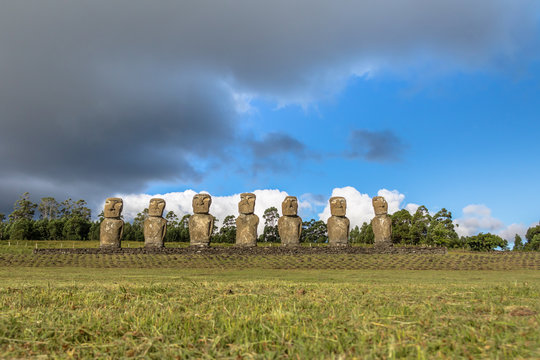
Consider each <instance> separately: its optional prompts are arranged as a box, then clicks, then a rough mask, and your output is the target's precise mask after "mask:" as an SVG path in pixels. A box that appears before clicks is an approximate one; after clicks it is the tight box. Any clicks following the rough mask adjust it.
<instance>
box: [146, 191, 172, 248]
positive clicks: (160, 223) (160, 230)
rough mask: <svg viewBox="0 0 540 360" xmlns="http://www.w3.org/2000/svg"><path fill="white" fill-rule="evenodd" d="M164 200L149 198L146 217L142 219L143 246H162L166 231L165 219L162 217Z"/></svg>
mask: <svg viewBox="0 0 540 360" xmlns="http://www.w3.org/2000/svg"><path fill="white" fill-rule="evenodd" d="M164 209H165V200H163V199H157V198H155V199H151V200H150V205H149V206H148V218H147V219H146V220H145V221H144V246H145V247H150V248H162V247H163V239H165V234H166V233H167V220H165V219H164V218H163V210H164Z"/></svg>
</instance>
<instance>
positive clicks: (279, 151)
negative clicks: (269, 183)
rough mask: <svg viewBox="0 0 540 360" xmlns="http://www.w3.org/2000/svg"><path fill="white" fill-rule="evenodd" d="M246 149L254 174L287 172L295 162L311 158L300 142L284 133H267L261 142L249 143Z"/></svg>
mask: <svg viewBox="0 0 540 360" xmlns="http://www.w3.org/2000/svg"><path fill="white" fill-rule="evenodd" d="M248 147H249V149H250V150H251V155H252V159H253V163H252V170H253V172H254V173H257V172H260V171H264V170H271V171H273V172H278V171H288V170H289V169H290V167H291V166H292V165H293V164H294V162H295V161H296V162H299V161H302V160H305V159H308V158H311V157H313V155H310V154H309V152H308V150H307V148H306V146H305V145H304V144H303V143H302V142H300V141H298V140H297V139H295V138H293V137H291V136H290V135H287V134H284V133H275V132H273V133H268V134H266V135H265V136H264V137H263V138H262V139H261V140H256V141H249V142H248Z"/></svg>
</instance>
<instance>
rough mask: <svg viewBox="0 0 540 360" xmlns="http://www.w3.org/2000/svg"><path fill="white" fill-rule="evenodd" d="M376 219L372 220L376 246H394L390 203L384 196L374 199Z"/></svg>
mask: <svg viewBox="0 0 540 360" xmlns="http://www.w3.org/2000/svg"><path fill="white" fill-rule="evenodd" d="M372 203H373V210H375V217H374V218H373V220H371V226H372V227H373V234H374V235H375V245H376V246H390V245H392V218H391V217H390V216H389V215H388V203H387V202H386V200H385V199H384V197H382V196H375V197H374V198H373V199H372Z"/></svg>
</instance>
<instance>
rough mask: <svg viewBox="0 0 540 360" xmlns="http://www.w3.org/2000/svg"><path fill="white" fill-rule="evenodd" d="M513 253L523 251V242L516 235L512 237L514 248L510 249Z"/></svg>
mask: <svg viewBox="0 0 540 360" xmlns="http://www.w3.org/2000/svg"><path fill="white" fill-rule="evenodd" d="M512 250H513V251H521V250H523V240H522V239H521V236H519V235H518V234H516V236H515V237H514V247H513V248H512Z"/></svg>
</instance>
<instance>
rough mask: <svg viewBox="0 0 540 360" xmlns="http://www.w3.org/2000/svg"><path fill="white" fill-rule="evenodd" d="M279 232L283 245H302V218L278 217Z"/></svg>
mask: <svg viewBox="0 0 540 360" xmlns="http://www.w3.org/2000/svg"><path fill="white" fill-rule="evenodd" d="M278 232H279V237H280V238H281V246H300V236H301V235H302V218H301V217H300V216H282V217H280V218H279V219H278Z"/></svg>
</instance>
